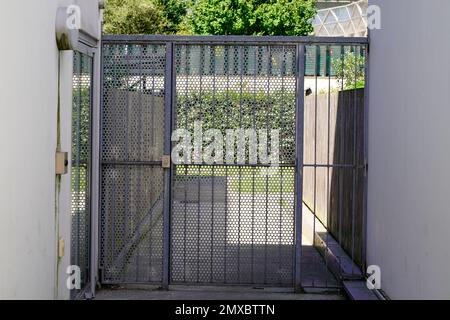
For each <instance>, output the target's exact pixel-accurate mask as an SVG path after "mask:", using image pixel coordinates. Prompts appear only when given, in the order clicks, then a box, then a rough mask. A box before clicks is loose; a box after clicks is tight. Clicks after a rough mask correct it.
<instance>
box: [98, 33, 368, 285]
mask: <svg viewBox="0 0 450 320" xmlns="http://www.w3.org/2000/svg"><path fill="white" fill-rule="evenodd" d="M104 44H124V45H125V44H131V45H133V44H135V45H138V44H141V45H144V44H145V45H149V44H153V45H165V46H166V61H165V75H164V79H165V92H164V101H165V108H164V110H165V115H164V116H165V120H164V124H165V129H164V135H165V137H164V154H165V155H170V154H171V150H172V141H171V132H172V129H173V128H172V126H173V122H174V114H175V112H174V106H175V105H176V102H175V89H176V83H175V81H176V78H175V77H176V75H175V72H174V45H175V44H179V45H195V44H197V45H290V46H296V52H297V55H296V59H297V61H296V66H297V71H298V73H297V79H296V81H297V97H296V111H295V114H296V133H295V137H296V143H295V145H296V151H295V154H296V158H295V164H294V166H293V167H294V168H295V177H296V178H295V187H294V190H295V200H294V203H295V208H294V251H295V252H294V264H295V265H294V274H293V279H294V281H293V288H294V290H295V292H302V291H303V289H302V285H301V272H302V270H301V262H302V245H301V244H302V218H303V216H302V213H303V197H302V196H299V194H303V190H302V189H303V169H304V163H303V145H304V136H303V129H304V96H305V95H304V79H305V75H304V73H305V48H306V46H308V45H323V46H332V45H336V46H339V45H341V46H352V45H354V46H358V45H359V46H366V48H367V49H366V60H365V71H366V72H365V77H366V86H365V90H364V92H365V101H364V102H365V105H364V111H365V115H364V125H365V126H364V137H363V141H364V160H365V167H366V174H365V181H364V189H365V190H364V200H363V230H362V234H363V244H362V250H363V259H364V262H365V263H366V261H365V259H366V247H367V244H366V240H367V239H366V228H367V169H368V164H367V159H368V148H367V142H368V128H367V123H368V121H367V119H368V110H369V108H368V93H369V90H368V81H367V80H368V72H369V37H315V36H225V35H219V36H178V35H103V36H102V39H101V43H100V48H101V49H100V66H101V69H100V80H101V81H100V82H101V83H100V92H101V97H100V100H101V105H100V119H98V122H99V123H98V128H99V133H98V136H99V137H100V139H99V140H100V141H99V144H98V148H99V150H98V152H99V157H98V161H99V163H101V153H102V148H103V145H102V141H101V135H102V124H101V121H102V114H103V105H104V99H103V77H104V75H103V52H102V49H103V45H104ZM300 119H301V120H300ZM173 168H174V165H173V163H172V161H171V164H170V168H166V169H165V170H164V193H165V194H164V205H163V270H162V272H163V273H162V286H163V288H164V289H166V290H168V289H169V285H170V263H171V261H170V260H171V259H170V257H171V252H170V247H171V244H170V242H171V234H170V231H171V225H170V218H171V197H172V192H171V185H172V177H173ZM101 171H102V166H101V165H100V166H99V168H98V185H97V189H96V190H93V191H91V192H94V193H97V194H98V195H99V197H95V200H96V202H97V203H95V204H94V203H93V204H92V206H95V208H98V210H99V213H100V211H101V203H100V200H99V198H100V195H101V188H102V186H101V177H102V172H101ZM96 173H97V172H96ZM100 216H101V215H100V214H98V215H96V216H95V219H96V225H97V227H98V229H100V221H99V219H100ZM97 236H98V239H96V240H95V239H94V237H92V238H91V241H92V242H93V244H92V246H93V247H96V243H98V245H100V241H101V232H100V230H98V233H97ZM99 252H100V250H96V251H95V255H96V256H95V262H97V266H98V268H97V269H98V270H97V273H98V271H99V270H100V264H99ZM93 260H94V259H93ZM93 273H94V272H93ZM98 279H100V280H101V278H98Z"/></svg>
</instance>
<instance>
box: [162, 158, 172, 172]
mask: <svg viewBox="0 0 450 320" xmlns="http://www.w3.org/2000/svg"><path fill="white" fill-rule="evenodd" d="M170 160H171V159H170V156H169V155H163V156H162V159H161V166H162V167H163V169H170Z"/></svg>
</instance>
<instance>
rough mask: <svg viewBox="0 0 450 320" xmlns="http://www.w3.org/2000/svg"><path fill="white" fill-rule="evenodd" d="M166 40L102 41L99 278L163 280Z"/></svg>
mask: <svg viewBox="0 0 450 320" xmlns="http://www.w3.org/2000/svg"><path fill="white" fill-rule="evenodd" d="M165 50H166V49H165V46H160V45H104V46H103V108H102V137H101V143H102V153H101V179H102V180H101V225H100V228H101V230H100V233H101V248H100V253H101V254H100V264H101V268H102V278H103V279H102V280H103V282H105V283H107V282H111V283H119V282H161V281H162V241H163V240H162V239H163V228H162V226H163V200H164V193H163V186H164V176H163V169H162V168H161V162H160V161H161V157H162V153H163V142H164V116H165V110H164V106H165V104H164V82H165V81H164V72H165Z"/></svg>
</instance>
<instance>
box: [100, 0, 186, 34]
mask: <svg viewBox="0 0 450 320" xmlns="http://www.w3.org/2000/svg"><path fill="white" fill-rule="evenodd" d="M185 13H186V6H185V2H184V1H183V0H166V1H165V0H155V1H154V0H107V2H106V7H105V15H104V20H105V25H104V30H105V32H106V33H109V34H166V33H175V32H176V31H177V25H178V24H179V23H180V22H181V19H182V16H183V15H184V14H185Z"/></svg>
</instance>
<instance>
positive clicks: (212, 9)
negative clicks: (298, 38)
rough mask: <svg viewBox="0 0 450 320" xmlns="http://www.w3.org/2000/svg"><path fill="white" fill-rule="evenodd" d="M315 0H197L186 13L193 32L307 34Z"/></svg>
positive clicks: (218, 33)
mask: <svg viewBox="0 0 450 320" xmlns="http://www.w3.org/2000/svg"><path fill="white" fill-rule="evenodd" d="M315 14H316V9H315V0H270V1H263V0H198V1H195V2H194V4H193V7H192V11H191V12H190V14H189V15H188V20H187V21H188V25H189V27H190V28H191V29H192V31H193V33H195V34H205V35H208V34H212V35H280V36H281V35H308V34H310V33H311V32H312V31H313V27H312V25H311V19H312V18H313V17H314V16H315Z"/></svg>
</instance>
